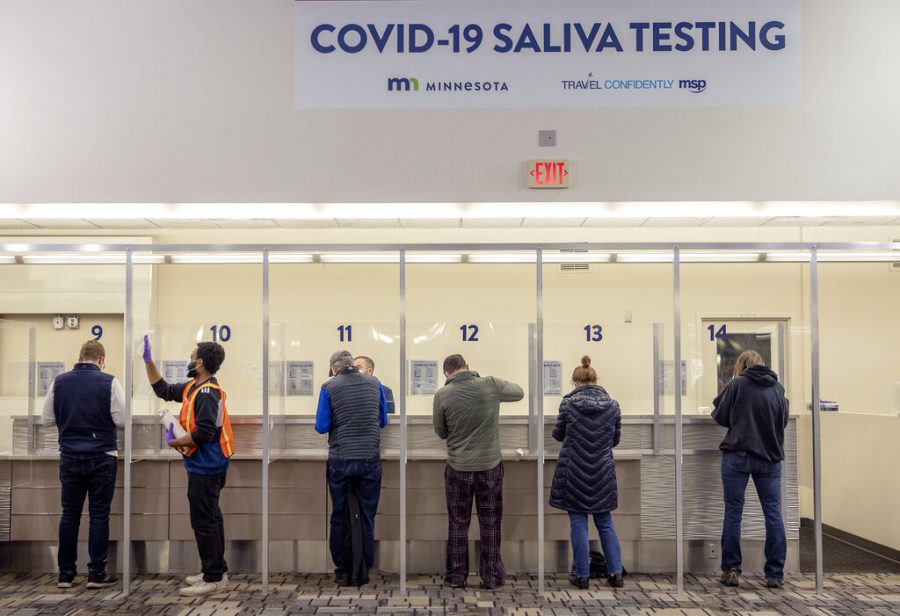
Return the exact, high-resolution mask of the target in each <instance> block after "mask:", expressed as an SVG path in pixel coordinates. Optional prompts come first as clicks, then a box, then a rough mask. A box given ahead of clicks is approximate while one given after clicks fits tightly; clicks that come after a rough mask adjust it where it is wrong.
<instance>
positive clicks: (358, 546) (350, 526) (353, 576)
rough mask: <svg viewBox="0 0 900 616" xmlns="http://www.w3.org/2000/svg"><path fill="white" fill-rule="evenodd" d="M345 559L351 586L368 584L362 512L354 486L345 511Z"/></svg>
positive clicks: (349, 494) (348, 494)
mask: <svg viewBox="0 0 900 616" xmlns="http://www.w3.org/2000/svg"><path fill="white" fill-rule="evenodd" d="M344 558H345V559H346V562H347V578H348V580H349V581H350V585H351V586H362V585H363V584H368V583H369V568H368V566H366V554H365V539H364V537H363V519H362V511H361V510H360V508H359V498H358V497H357V495H356V488H355V487H354V486H352V485H351V486H349V487H348V489H347V508H346V509H345V510H344Z"/></svg>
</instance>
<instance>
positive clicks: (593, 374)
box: [572, 355, 597, 385]
mask: <svg viewBox="0 0 900 616" xmlns="http://www.w3.org/2000/svg"><path fill="white" fill-rule="evenodd" d="M572 382H573V383H581V384H582V385H586V384H594V383H596V382H597V371H596V370H594V369H593V368H591V358H590V357H588V356H587V355H585V356H584V357H582V358H581V365H580V366H578V367H577V368H575V370H574V371H573V372H572Z"/></svg>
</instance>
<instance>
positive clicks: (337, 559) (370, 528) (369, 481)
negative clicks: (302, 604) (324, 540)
mask: <svg viewBox="0 0 900 616" xmlns="http://www.w3.org/2000/svg"><path fill="white" fill-rule="evenodd" d="M326 477H327V479H328V492H329V493H330V494H331V536H330V537H329V540H328V545H329V548H330V549H331V560H332V561H334V574H335V575H336V576H337V577H346V576H347V575H349V573H350V565H351V563H350V562H348V560H349V557H350V555H349V554H344V515H345V512H344V510H345V509H346V507H347V491H348V490H351V489H355V490H356V495H357V498H358V499H359V508H360V513H361V514H362V522H363V535H364V543H363V551H364V553H365V561H366V566H367V567H368V568H370V569H371V568H372V565H373V564H374V562H375V512H376V511H378V500H379V499H380V498H381V460H380V459H378V458H375V459H373V460H339V459H335V458H330V459H329V460H328V467H327V471H326Z"/></svg>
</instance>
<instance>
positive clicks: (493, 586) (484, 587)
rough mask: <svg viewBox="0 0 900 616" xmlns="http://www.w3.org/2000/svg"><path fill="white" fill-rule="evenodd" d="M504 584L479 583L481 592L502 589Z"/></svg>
mask: <svg viewBox="0 0 900 616" xmlns="http://www.w3.org/2000/svg"><path fill="white" fill-rule="evenodd" d="M505 583H506V582H498V583H497V584H485V583H484V582H482V583H481V589H482V590H497V589H498V588H502V587H503V585H504V584H505Z"/></svg>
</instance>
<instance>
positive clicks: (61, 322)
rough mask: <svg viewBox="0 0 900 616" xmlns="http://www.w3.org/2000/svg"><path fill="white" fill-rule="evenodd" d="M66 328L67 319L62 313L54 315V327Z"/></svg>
mask: <svg viewBox="0 0 900 616" xmlns="http://www.w3.org/2000/svg"><path fill="white" fill-rule="evenodd" d="M65 328H66V319H65V317H63V316H62V315H56V316H55V317H53V329H65Z"/></svg>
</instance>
